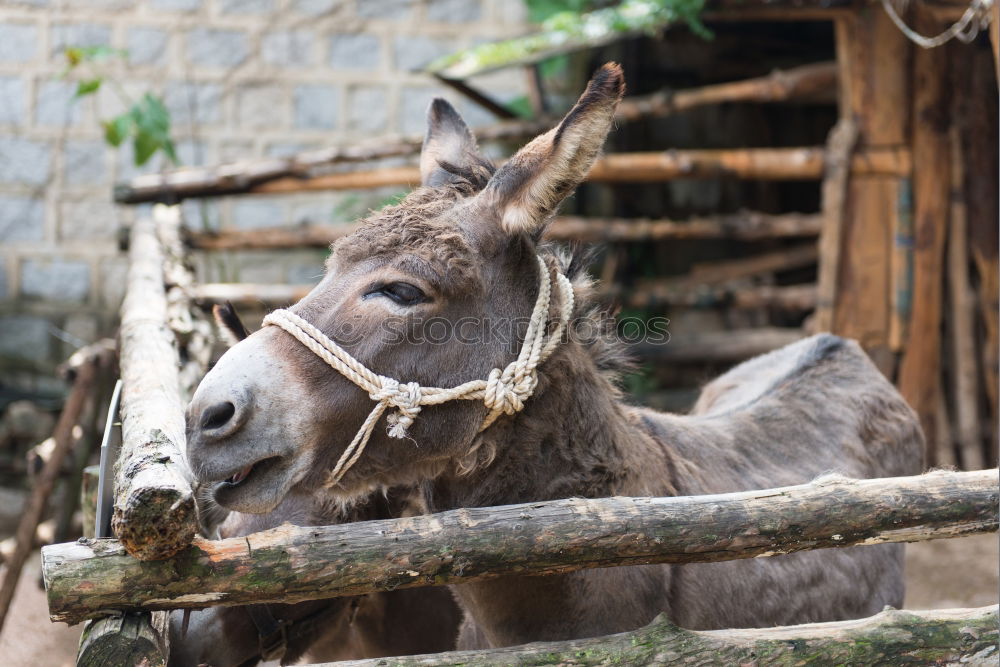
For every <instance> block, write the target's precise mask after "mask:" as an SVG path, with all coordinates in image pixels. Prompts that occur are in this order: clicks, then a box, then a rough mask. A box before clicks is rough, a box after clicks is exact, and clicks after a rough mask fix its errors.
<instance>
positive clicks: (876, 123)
mask: <svg viewBox="0 0 1000 667" xmlns="http://www.w3.org/2000/svg"><path fill="white" fill-rule="evenodd" d="M835 30H836V40H837V62H838V64H839V66H840V76H839V81H840V86H841V89H840V90H841V95H840V115H841V118H853V119H854V120H855V121H856V122H857V126H858V147H857V150H858V153H864V152H865V151H875V150H879V148H881V147H888V146H900V145H907V144H908V143H909V141H910V133H909V129H908V128H909V117H910V110H909V99H910V87H909V74H910V72H909V57H910V56H909V54H910V51H911V47H910V43H909V42H908V41H907V39H906V38H905V37H904V36H903V35H902V34H901V33H900V32H899V30H898V29H897V28H896V27H895V26H894V25H893V24H892V22H891V20H890V19H889V18H888V17H887V16H886V15H885V12H884V11H882V9H881V8H880V7H877V6H865V7H862V8H861V9H858V10H856V11H855V12H854V13H852V14H849V15H847V16H844V17H843V18H840V19H837V20H836V22H835ZM855 167H856V164H852V168H851V175H850V182H849V183H848V186H847V193H846V199H845V202H844V224H843V228H842V230H841V236H840V240H841V248H840V258H839V266H838V267H837V278H836V289H835V293H836V295H837V299H836V303H835V304H834V306H833V318H832V321H833V323H832V331H833V332H834V333H836V334H839V335H842V336H847V337H850V338H856V339H857V340H858V341H860V342H861V344H862V346H863V347H864V348H865V350H866V351H867V352H868V353H869V354H870V355H871V356H872V358H873V359H874V361H875V362H876V364H877V365H878V366H879V368H880V369H881V370H882V372H883V373H885V374H886V375H887V376H889V377H890V378H891V377H892V375H893V367H894V365H895V364H894V357H893V355H892V354H891V352H890V346H889V328H890V324H889V321H890V296H889V295H890V292H891V281H890V257H891V255H892V248H893V243H892V241H893V239H892V231H893V229H894V228H895V227H896V224H895V219H896V213H897V199H898V189H899V183H900V179H901V178H905V177H907V176H908V170H903V171H900V172H897V173H895V174H891V175H889V174H886V175H884V176H880V175H875V174H864V173H862V172H860V171H859V170H858V169H856V168H855Z"/></svg>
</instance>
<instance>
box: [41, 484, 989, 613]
mask: <svg viewBox="0 0 1000 667" xmlns="http://www.w3.org/2000/svg"><path fill="white" fill-rule="evenodd" d="M997 486H998V477H997V471H996V470H995V469H994V470H983V471H975V472H963V473H956V472H935V473H930V474H927V475H920V476H914V477H898V478H891V479H873V480H851V479H845V478H841V477H827V478H820V479H818V480H816V481H814V482H812V483H810V484H803V485H799V486H791V487H785V488H780V489H771V490H764V491H744V492H739V493H730V494H720V495H708V496H687V497H677V498H601V499H579V498H577V499H569V500H558V501H550V502H538V503H526V504H521V505H508V506H504V507H484V508H473V509H460V510H453V511H449V512H442V513H440V514H433V515H425V516H416V517H409V518H404V519H394V520H388V521H369V522H362V523H355V524H346V525H336V526H323V527H296V526H290V525H285V526H282V527H280V528H276V529H273V530H269V531H265V532H261V533H257V534H255V535H250V536H248V537H240V538H233V539H227V540H219V541H208V540H201V539H196V540H195V542H194V543H193V544H192V545H191V547H189V548H188V549H185V550H184V551H182V552H180V553H179V554H177V555H176V556H175V557H174V558H172V559H170V560H163V561H139V560H136V559H134V558H131V557H130V556H129V555H128V554H127V553H126V552H125V550H124V549H123V548H122V547H121V545H120V544H118V543H117V542H116V541H114V540H90V541H87V540H81V541H78V542H73V543H70V544H59V545H53V546H50V547H46V548H44V549H43V550H42V568H43V577H44V580H45V585H46V589H47V594H48V601H49V613H50V617H51V618H52V620H56V621H68V622H78V621H81V620H84V619H87V618H92V617H94V616H97V615H99V614H100V613H101V612H102V611H105V610H108V609H120V610H126V611H130V610H138V609H146V610H156V609H177V608H199V607H206V606H212V605H240V604H249V603H259V602H286V603H287V602H298V601H302V600H308V599H317V598H325V597H336V596H341V595H357V594H362V593H369V592H372V591H379V590H392V589H396V588H408V587H416V586H431V585H441V584H448V583H463V582H469V581H477V580H483V579H490V578H495V577H502V576H509V575H514V574H519V575H523V574H529V573H530V574H534V575H544V574H553V573H559V572H568V571H572V570H578V569H584V568H593V567H607V566H612V565H635V564H642V563H692V562H716V561H723V560H732V559H737V558H753V557H764V556H773V555H777V554H784V553H791V552H796V551H801V550H806V549H819V548H829V547H846V546H852V545H861V544H879V543H884V542H912V541H918V540H927V539H935V538H940V537H955V536H958V535H965V534H971V533H979V532H989V531H996V530H997V520H998V517H997V513H998V508H997V503H998V488H997Z"/></svg>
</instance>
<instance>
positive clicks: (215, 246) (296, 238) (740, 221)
mask: <svg viewBox="0 0 1000 667" xmlns="http://www.w3.org/2000/svg"><path fill="white" fill-rule="evenodd" d="M358 226H359V225H358V224H357V223H350V224H342V225H298V226H294V227H265V228H259V229H222V230H218V231H211V232H201V231H196V230H193V229H188V230H185V232H184V233H185V242H186V243H187V244H188V245H189V246H190V247H192V248H197V249H199V250H251V249H253V250H259V249H285V248H302V247H315V248H323V247H326V246H328V245H330V244H331V243H333V242H334V241H336V240H337V239H339V238H341V237H344V236H348V235H349V234H352V233H354V232H355V231H356V230H357V229H358ZM819 228H820V216H818V215H815V214H808V213H785V214H781V215H771V214H767V213H755V212H752V211H744V212H741V213H735V214H731V215H719V216H711V217H704V218H690V219H688V220H651V219H648V218H585V217H579V216H560V217H558V218H556V219H555V220H554V221H553V222H552V224H550V225H549V226H548V227H547V228H546V229H545V233H544V238H546V239H548V240H550V241H583V242H587V243H620V242H633V241H673V240H681V239H737V240H740V241H759V240H764V239H775V238H795V237H809V236H815V235H816V234H817V233H818V231H819Z"/></svg>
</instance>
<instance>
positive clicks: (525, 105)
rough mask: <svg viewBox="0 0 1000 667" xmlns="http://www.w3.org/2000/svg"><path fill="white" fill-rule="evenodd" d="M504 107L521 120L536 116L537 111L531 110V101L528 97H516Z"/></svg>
mask: <svg viewBox="0 0 1000 667" xmlns="http://www.w3.org/2000/svg"><path fill="white" fill-rule="evenodd" d="M504 106H506V107H507V108H508V109H510V110H511V111H513V112H514V113H515V114H517V115H518V116H520V117H521V118H533V117H534V115H535V110H534V109H532V108H531V100H529V99H528V96H527V95H521V96H520V97H515V98H514V99H512V100H510V101H509V102H507V104H505V105H504Z"/></svg>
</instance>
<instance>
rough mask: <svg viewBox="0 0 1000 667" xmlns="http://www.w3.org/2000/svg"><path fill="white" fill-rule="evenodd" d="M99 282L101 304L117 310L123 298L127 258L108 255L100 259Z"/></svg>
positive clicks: (126, 274)
mask: <svg viewBox="0 0 1000 667" xmlns="http://www.w3.org/2000/svg"><path fill="white" fill-rule="evenodd" d="M98 270H99V271H100V274H99V276H100V283H99V284H98V292H99V296H100V300H101V306H103V307H104V308H107V309H109V310H118V307H119V306H121V303H122V299H124V298H125V287H126V285H127V279H128V260H127V259H125V258H124V257H109V258H107V259H104V260H101V264H100V266H99V267H98Z"/></svg>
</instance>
